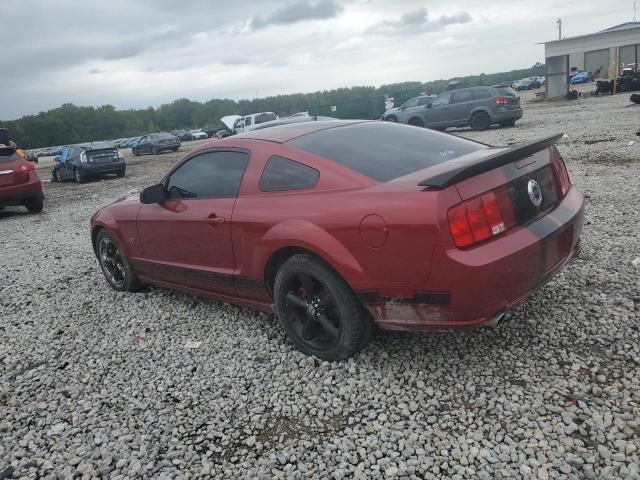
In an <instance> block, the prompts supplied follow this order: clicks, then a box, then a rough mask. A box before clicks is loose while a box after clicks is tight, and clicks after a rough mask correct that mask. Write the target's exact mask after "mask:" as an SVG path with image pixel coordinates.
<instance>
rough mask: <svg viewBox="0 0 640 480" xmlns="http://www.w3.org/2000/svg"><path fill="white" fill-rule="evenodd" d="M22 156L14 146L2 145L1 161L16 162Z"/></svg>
mask: <svg viewBox="0 0 640 480" xmlns="http://www.w3.org/2000/svg"><path fill="white" fill-rule="evenodd" d="M20 158H22V157H20V155H18V154H17V153H16V151H15V150H14V149H13V148H2V147H0V163H9V162H15V161H16V160H19V159H20Z"/></svg>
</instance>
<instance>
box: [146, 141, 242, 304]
mask: <svg viewBox="0 0 640 480" xmlns="http://www.w3.org/2000/svg"><path fill="white" fill-rule="evenodd" d="M248 162H249V154H248V153H247V152H246V151H239V150H215V151H208V152H204V153H200V154H198V155H196V156H194V157H191V158H189V159H188V160H186V161H185V162H183V163H181V164H180V165H179V166H178V167H177V168H176V169H175V170H173V171H172V172H171V173H170V174H169V175H168V177H167V178H166V180H165V182H164V186H165V189H166V191H167V193H168V199H167V200H165V201H163V202H161V203H158V204H150V205H142V207H141V208H140V211H139V213H138V220H137V227H138V237H139V241H140V242H141V252H142V254H141V257H140V258H138V259H134V264H135V268H136V270H137V271H139V272H140V274H141V275H145V276H148V277H150V278H152V279H155V280H156V281H159V282H164V283H170V284H172V285H174V286H184V287H188V288H192V289H197V290H200V291H205V292H210V293H215V294H221V295H234V294H235V285H234V276H233V274H234V269H235V263H234V257H233V247H232V243H231V223H232V216H233V207H234V204H235V202H236V197H237V195H238V191H239V190H240V184H241V182H242V177H243V175H244V171H245V169H246V167H247V164H248Z"/></svg>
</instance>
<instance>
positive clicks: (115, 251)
mask: <svg viewBox="0 0 640 480" xmlns="http://www.w3.org/2000/svg"><path fill="white" fill-rule="evenodd" d="M96 253H97V255H98V261H99V262H100V268H101V269H102V273H103V274H104V276H105V278H106V279H107V282H108V283H109V285H110V286H111V288H113V289H114V290H117V291H119V292H136V291H138V290H140V289H141V288H142V284H141V283H140V281H139V280H138V277H136V274H135V273H133V269H132V268H131V264H130V263H129V259H128V258H127V256H126V255H125V253H124V252H123V251H122V247H121V246H120V243H119V242H118V240H117V239H116V237H115V236H114V235H112V234H111V233H110V232H108V231H107V230H100V232H99V233H98V236H97V237H96Z"/></svg>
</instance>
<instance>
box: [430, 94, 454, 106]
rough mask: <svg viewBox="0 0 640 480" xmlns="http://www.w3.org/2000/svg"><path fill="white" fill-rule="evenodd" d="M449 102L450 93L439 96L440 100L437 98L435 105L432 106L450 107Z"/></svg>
mask: <svg viewBox="0 0 640 480" xmlns="http://www.w3.org/2000/svg"><path fill="white" fill-rule="evenodd" d="M449 100H451V94H450V93H443V94H442V95H439V96H438V98H436V99H435V100H434V101H433V103H431V106H433V107H442V106H444V105H449Z"/></svg>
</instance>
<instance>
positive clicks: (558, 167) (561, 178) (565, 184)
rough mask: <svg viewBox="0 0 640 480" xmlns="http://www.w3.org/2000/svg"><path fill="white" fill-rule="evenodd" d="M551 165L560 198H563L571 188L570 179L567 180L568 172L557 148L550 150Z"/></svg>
mask: <svg viewBox="0 0 640 480" xmlns="http://www.w3.org/2000/svg"><path fill="white" fill-rule="evenodd" d="M551 165H552V166H553V172H554V174H555V176H556V180H557V182H558V187H559V188H560V194H561V197H564V196H565V195H566V194H567V192H568V191H569V188H571V179H570V178H569V172H568V171H567V166H566V165H565V164H564V161H563V160H562V157H561V156H560V152H558V149H557V148H555V147H554V148H552V149H551Z"/></svg>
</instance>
